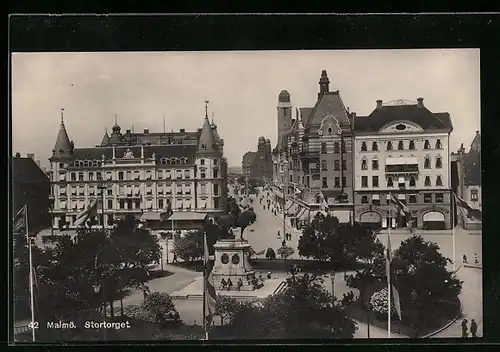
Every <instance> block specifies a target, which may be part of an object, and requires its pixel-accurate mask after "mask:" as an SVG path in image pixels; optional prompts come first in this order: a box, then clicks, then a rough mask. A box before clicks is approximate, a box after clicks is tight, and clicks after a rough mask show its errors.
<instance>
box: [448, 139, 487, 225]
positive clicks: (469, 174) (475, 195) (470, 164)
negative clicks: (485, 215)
mask: <svg viewBox="0 0 500 352" xmlns="http://www.w3.org/2000/svg"><path fill="white" fill-rule="evenodd" d="M451 157H452V160H453V161H454V163H455V164H456V169H457V176H458V177H457V179H458V180H457V181H458V182H457V184H456V193H457V195H458V196H459V197H460V198H462V199H464V200H465V201H466V202H467V204H469V206H470V207H471V208H472V209H476V210H477V211H479V212H480V211H482V196H481V190H482V187H481V134H480V132H479V131H476V136H475V137H474V139H473V141H472V143H471V145H470V148H469V151H468V152H466V150H465V148H464V145H463V144H462V145H461V146H460V149H459V150H458V151H457V152H456V153H452V155H451ZM457 214H458V215H459V219H458V220H459V222H460V223H461V224H462V225H464V227H467V226H468V224H467V223H468V222H471V221H472V222H474V221H473V219H471V218H468V217H467V214H464V213H463V212H457ZM464 221H465V223H464ZM469 227H473V226H472V224H470V226H469Z"/></svg>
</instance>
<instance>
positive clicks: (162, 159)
mask: <svg viewBox="0 0 500 352" xmlns="http://www.w3.org/2000/svg"><path fill="white" fill-rule="evenodd" d="M160 164H163V165H165V164H168V159H167V158H165V157H163V158H161V159H160Z"/></svg>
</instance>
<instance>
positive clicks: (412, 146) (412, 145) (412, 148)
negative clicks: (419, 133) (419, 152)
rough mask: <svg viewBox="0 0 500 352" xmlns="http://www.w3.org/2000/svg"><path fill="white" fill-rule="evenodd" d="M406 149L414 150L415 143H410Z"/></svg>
mask: <svg viewBox="0 0 500 352" xmlns="http://www.w3.org/2000/svg"><path fill="white" fill-rule="evenodd" d="M408 149H410V150H415V142H414V141H410V146H409V148H408Z"/></svg>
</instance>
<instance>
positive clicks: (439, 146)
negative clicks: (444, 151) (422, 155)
mask: <svg viewBox="0 0 500 352" xmlns="http://www.w3.org/2000/svg"><path fill="white" fill-rule="evenodd" d="M436 149H441V140H440V139H438V140H437V141H436Z"/></svg>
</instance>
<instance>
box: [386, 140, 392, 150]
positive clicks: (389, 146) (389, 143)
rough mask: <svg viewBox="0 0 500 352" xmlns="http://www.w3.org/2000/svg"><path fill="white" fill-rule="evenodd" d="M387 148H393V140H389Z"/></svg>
mask: <svg viewBox="0 0 500 352" xmlns="http://www.w3.org/2000/svg"><path fill="white" fill-rule="evenodd" d="M387 150H392V143H391V141H389V142H387Z"/></svg>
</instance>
